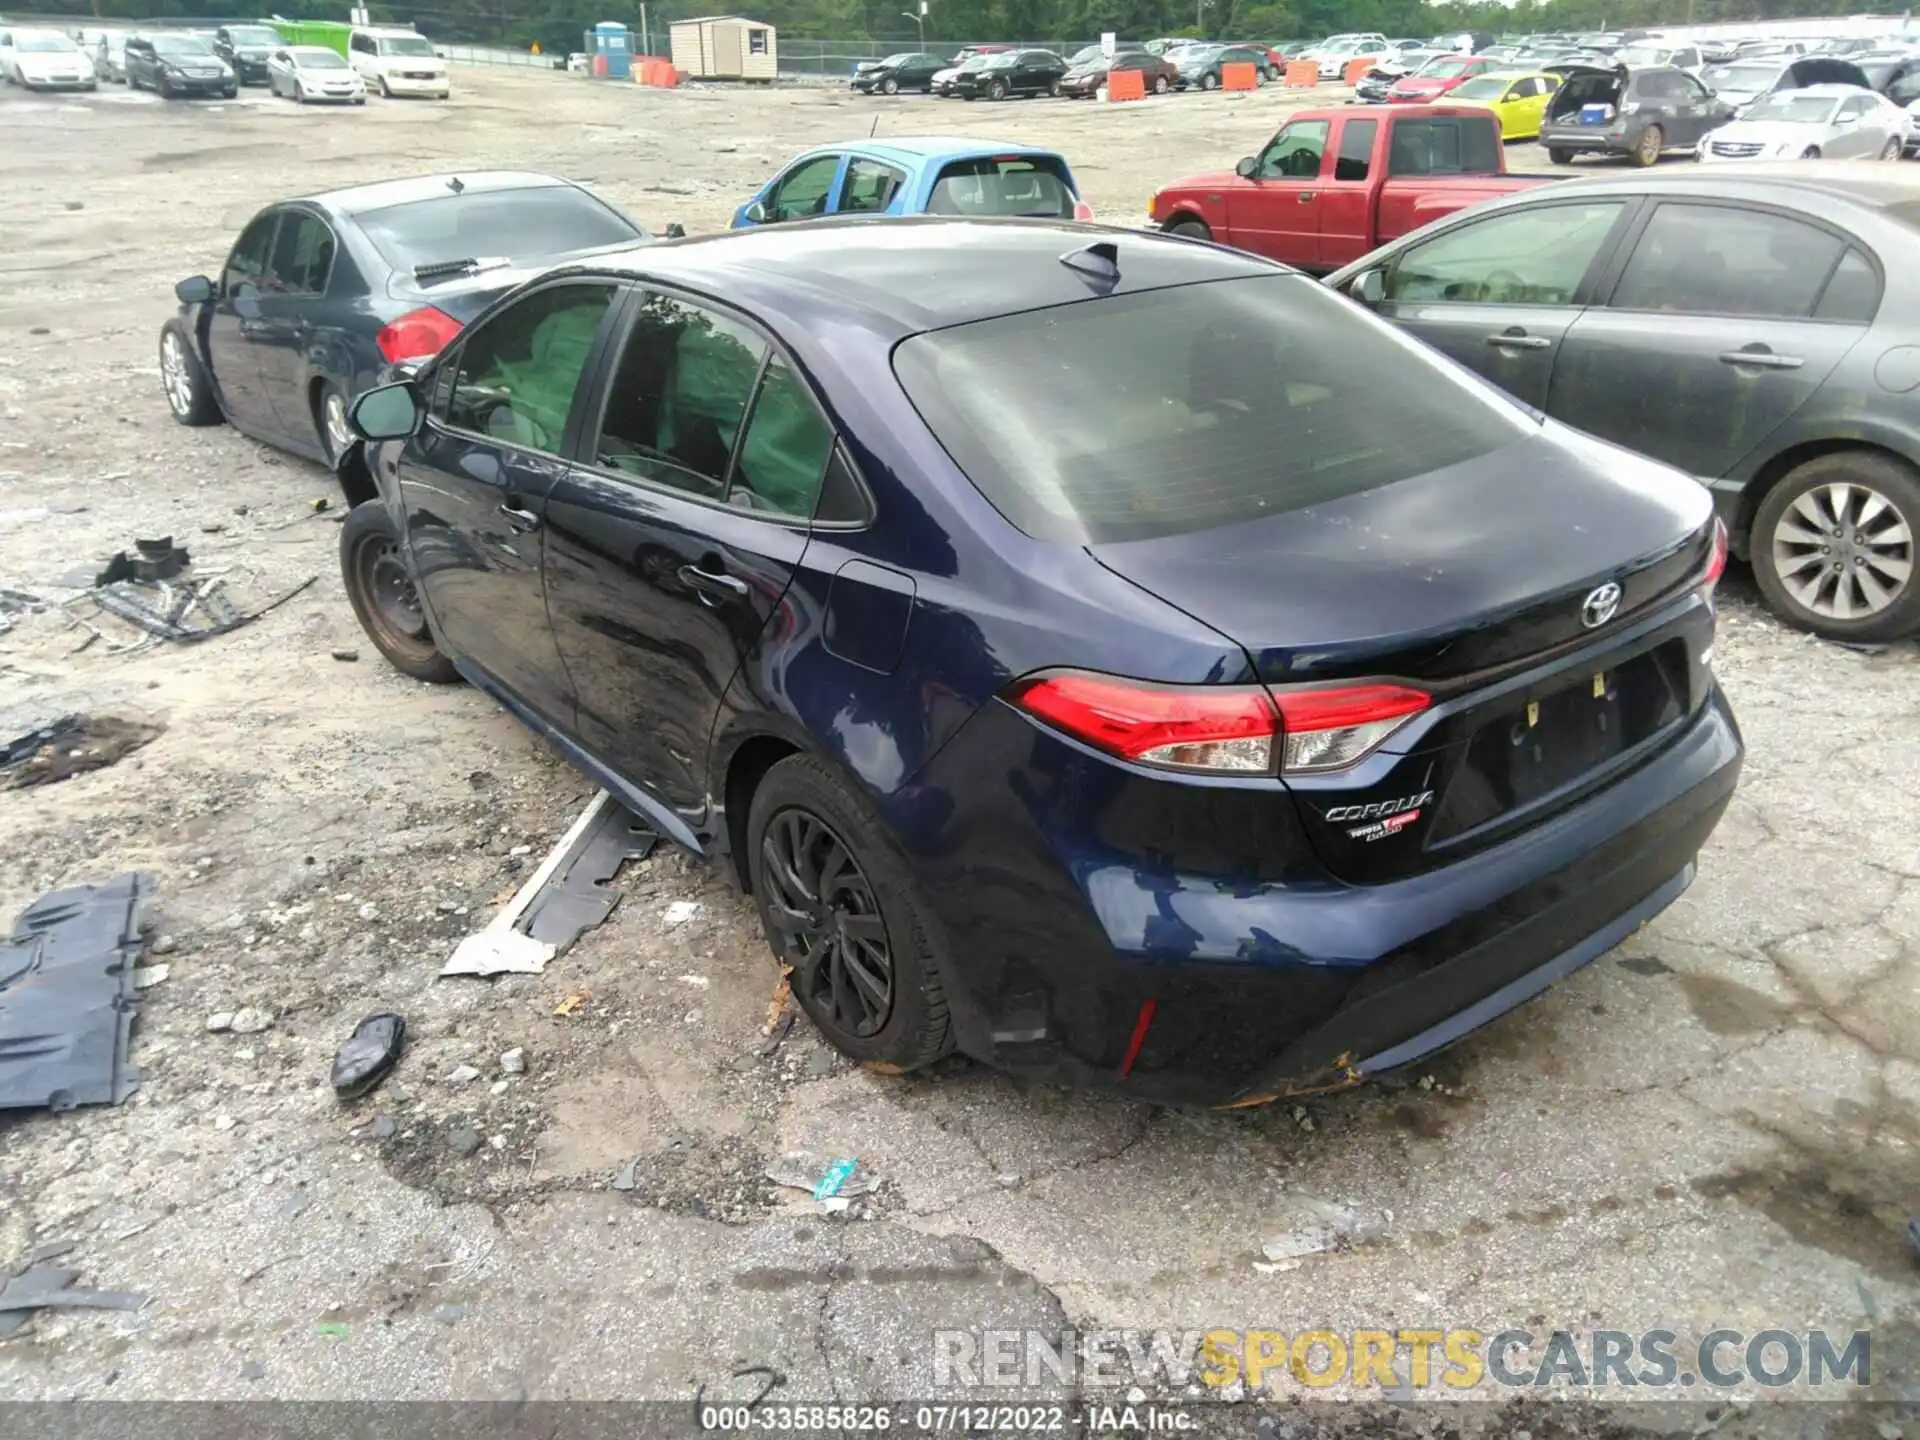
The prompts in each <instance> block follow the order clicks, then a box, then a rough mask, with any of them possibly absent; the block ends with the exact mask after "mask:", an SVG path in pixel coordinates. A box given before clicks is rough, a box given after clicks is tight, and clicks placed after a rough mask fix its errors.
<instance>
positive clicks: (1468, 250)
mask: <svg viewBox="0 0 1920 1440" xmlns="http://www.w3.org/2000/svg"><path fill="white" fill-rule="evenodd" d="M1623 208H1624V204H1623V202H1621V201H1618V200H1602V201H1595V202H1592V203H1590V204H1585V205H1540V206H1536V207H1531V208H1528V209H1524V210H1514V211H1509V212H1508V213H1506V214H1504V215H1490V216H1488V217H1487V218H1486V219H1484V220H1474V221H1469V222H1468V223H1466V224H1464V225H1460V226H1457V227H1455V228H1454V229H1451V230H1448V231H1446V232H1445V233H1444V234H1441V235H1437V236H1435V237H1434V238H1433V239H1431V240H1429V241H1427V242H1426V243H1425V244H1421V245H1414V246H1411V247H1410V248H1408V249H1406V250H1403V251H1401V252H1400V254H1399V255H1397V256H1396V257H1394V260H1393V262H1392V264H1391V265H1390V266H1389V267H1388V270H1387V277H1386V297H1387V299H1389V300H1397V301H1405V302H1415V303H1418V302H1422V301H1425V302H1433V301H1454V302H1465V303H1469V304H1482V305H1571V304H1573V300H1574V296H1575V295H1576V294H1578V293H1579V290H1580V282H1581V281H1582V280H1584V279H1585V278H1586V276H1587V272H1588V271H1589V270H1590V269H1591V268H1592V266H1593V262H1594V259H1595V257H1597V256H1598V255H1599V254H1600V251H1601V247H1602V246H1604V245H1605V244H1606V240H1607V236H1608V234H1609V233H1611V231H1612V230H1613V227H1614V225H1615V223H1616V222H1618V220H1619V218H1620V214H1621V211H1622V209H1623Z"/></svg>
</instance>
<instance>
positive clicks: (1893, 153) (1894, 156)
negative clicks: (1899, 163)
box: [1880, 136, 1901, 160]
mask: <svg viewBox="0 0 1920 1440" xmlns="http://www.w3.org/2000/svg"><path fill="white" fill-rule="evenodd" d="M1900 148H1901V147H1900V139H1899V137H1898V136H1895V137H1894V138H1893V139H1891V140H1889V141H1887V143H1886V144H1884V145H1882V146H1881V147H1880V158H1881V159H1882V160H1898V159H1899V158H1900Z"/></svg>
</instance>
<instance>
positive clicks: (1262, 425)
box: [894, 275, 1532, 544]
mask: <svg viewBox="0 0 1920 1440" xmlns="http://www.w3.org/2000/svg"><path fill="white" fill-rule="evenodd" d="M1335 336H1337V337H1338V341H1337V343H1331V344H1329V343H1327V339H1328V337H1335ZM1065 356H1071V357H1072V361H1071V363H1062V357H1065ZM894 371H895V373H896V374H897V375H898V376H899V379H900V384H901V386H902V387H903V388H904V389H905V390H906V392H907V395H908V398H909V399H911V400H912V402H913V404H914V406H915V407H916V408H917V409H918V410H919V412H920V414H921V416H922V418H923V419H925V420H926V422H927V424H928V426H929V427H930V428H931V429H932V431H933V433H934V434H935V436H937V437H938V438H939V440H940V442H941V443H942V444H943V445H944V446H945V447H946V449H947V451H948V453H949V454H951V455H952V456H953V458H954V460H955V462H956V463H957V464H958V465H959V466H960V468H961V469H962V470H963V471H965V472H966V474H967V476H968V478H969V479H971V480H972V481H973V483H974V484H975V485H976V486H977V487H978V488H979V489H980V491H981V493H982V494H984V495H985V496H986V498H987V499H988V500H989V501H991V502H992V504H993V505H994V506H995V508H997V509H998V510H999V511H1000V512H1001V513H1002V514H1003V515H1005V516H1006V517H1007V519H1008V520H1009V521H1011V522H1012V523H1013V524H1014V525H1017V526H1018V527H1019V528H1020V529H1021V530H1023V531H1025V532H1026V533H1027V534H1029V535H1032V536H1035V537H1036V538H1039V539H1043V540H1051V541H1057V542H1060V543H1064V544H1103V543H1108V542H1113V541H1123V540H1144V539H1152V538H1154V537H1157V536H1163V535H1179V534H1186V533H1190V532H1193V531H1197V530H1209V529H1213V528H1215V527H1218V526H1223V525H1234V524H1240V523H1244V522H1246V521H1250V520H1258V519H1261V518H1264V517H1266V516H1269V515H1275V514H1279V513H1283V512H1285V511H1289V510H1297V509H1301V508H1303V507H1306V506H1309V505H1318V504H1325V503H1327V502H1330V501H1337V500H1340V499H1343V498H1344V497H1346V496H1349V495H1353V494H1356V493H1358V492H1360V491H1363V490H1370V489H1374V488H1375V487H1378V486H1381V485H1391V484H1393V483H1394V482H1396V481H1399V480H1404V479H1408V478H1409V477H1411V476H1414V475H1419V474H1424V473H1426V472H1429V471H1433V470H1439V469H1443V468H1445V467H1447V466H1450V465H1457V464H1460V463H1462V462H1464V461H1468V460H1473V459H1476V458H1478V457H1480V456H1483V455H1487V454H1490V453H1491V452H1493V451H1495V450H1498V449H1501V448H1503V447H1504V446H1506V445H1509V444H1512V443H1513V442H1515V441H1517V440H1520V439H1522V438H1524V437H1525V436H1526V435H1528V434H1529V433H1531V430H1532V426H1531V425H1530V424H1529V422H1528V421H1527V420H1526V419H1525V418H1524V416H1523V415H1522V414H1521V412H1520V411H1519V410H1517V409H1516V408H1514V407H1513V406H1511V405H1509V404H1508V403H1506V402H1504V401H1501V400H1497V399H1495V398H1493V397H1491V396H1490V395H1489V394H1487V393H1486V392H1484V391H1483V390H1482V389H1481V387H1480V386H1478V385H1477V384H1475V383H1474V382H1473V381H1472V380H1471V379H1469V378H1468V377H1466V376H1465V375H1464V374H1463V373H1462V372H1460V371H1457V370H1456V369H1454V368H1453V367H1452V366H1450V365H1446V364H1443V363H1440V362H1437V361H1435V360H1434V359H1432V358H1430V356H1429V355H1428V354H1427V352H1425V351H1424V350H1423V349H1422V348H1421V347H1420V346H1419V344H1418V342H1416V341H1412V340H1409V339H1406V338H1405V337H1403V336H1401V335H1399V334H1398V333H1396V332H1395V331H1393V330H1391V329H1390V328H1388V327H1387V326H1385V325H1383V324H1381V323H1379V322H1377V321H1375V320H1373V319H1371V318H1370V317H1367V316H1364V315H1361V314H1359V313H1357V312H1356V311H1355V310H1354V309H1353V307H1352V306H1351V305H1350V304H1349V303H1348V302H1346V301H1344V300H1342V299H1341V298H1340V297H1339V296H1338V295H1335V294H1334V293H1333V292H1331V291H1329V290H1327V289H1325V288H1324V287H1322V286H1321V285H1319V284H1318V283H1317V282H1315V281H1312V280H1307V279H1303V278H1300V277H1298V276H1291V275H1275V276H1257V277H1251V278H1248V279H1242V280H1221V281H1214V282H1212V283H1209V284H1201V285H1187V286H1181V287H1179V288H1177V289H1173V290H1155V291H1148V292H1144V293H1141V294H1134V295H1118V296H1111V297H1108V298H1105V299H1100V300H1091V301H1088V302H1086V303H1083V304H1077V305H1063V306H1057V307H1053V308H1050V309H1045V310H1037V311H1029V312H1026V313H1024V314H1018V315H1008V316H1003V317H1000V318H998V319H993V320H982V321H977V322H975V323H973V324H970V325H959V326H954V327H952V328H950V329H945V330H935V331H930V332H927V333H925V334H921V335H916V336H914V337H913V338H912V339H910V340H907V341H904V342H903V343H902V344H901V345H900V346H899V347H898V348H897V349H896V350H895V351H894Z"/></svg>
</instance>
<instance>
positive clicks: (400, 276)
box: [387, 242, 632, 325]
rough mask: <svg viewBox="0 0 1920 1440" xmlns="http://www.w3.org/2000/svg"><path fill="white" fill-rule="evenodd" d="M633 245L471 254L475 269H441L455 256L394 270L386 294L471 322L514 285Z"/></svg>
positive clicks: (464, 322)
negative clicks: (521, 254)
mask: <svg viewBox="0 0 1920 1440" xmlns="http://www.w3.org/2000/svg"><path fill="white" fill-rule="evenodd" d="M630 248H632V246H631V244H630V243H628V242H623V243H621V244H618V245H600V246H596V247H594V248H593V249H590V250H578V251H573V252H571V253H568V254H562V255H544V256H541V257H540V258H539V259H537V260H527V261H514V260H511V259H505V258H503V257H489V256H474V257H471V258H473V259H476V260H478V261H479V262H480V264H479V266H478V268H474V269H467V270H452V269H446V268H442V266H444V265H446V264H450V263H451V261H452V260H454V259H460V258H466V257H449V259H448V261H445V262H441V264H439V265H436V264H432V263H426V264H423V265H422V266H421V267H420V269H419V270H398V269H396V270H394V271H393V272H392V274H391V275H390V276H389V277H388V280H387V294H388V295H389V296H391V297H392V298H393V299H395V300H399V301H402V302H404V303H405V304H407V305H409V306H419V305H431V306H433V307H434V308H435V309H436V310H442V311H445V312H446V313H447V314H449V315H451V316H452V317H453V318H454V319H456V320H458V321H459V322H460V323H461V324H463V325H464V324H466V323H468V322H469V321H471V320H472V319H473V318H474V317H475V316H476V315H478V314H479V313H480V312H481V311H482V310H485V309H486V308H487V307H488V306H489V305H491V304H492V303H493V302H494V301H495V300H498V299H499V298H500V297H501V296H502V295H504V294H506V293H507V292H508V291H509V290H512V289H513V288H515V287H516V286H519V285H524V284H525V283H526V282H527V281H529V280H535V279H538V278H539V277H540V276H542V275H544V274H546V273H547V272H548V271H549V270H553V269H556V268H558V267H559V266H562V265H567V264H572V263H578V262H581V261H585V260H589V259H591V258H592V257H593V256H595V255H601V254H606V253H609V252H611V251H615V250H626V249H630Z"/></svg>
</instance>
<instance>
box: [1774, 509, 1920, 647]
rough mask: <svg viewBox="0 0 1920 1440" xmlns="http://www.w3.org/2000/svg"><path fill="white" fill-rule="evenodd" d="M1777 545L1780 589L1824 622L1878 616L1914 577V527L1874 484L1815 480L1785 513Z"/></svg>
mask: <svg viewBox="0 0 1920 1440" xmlns="http://www.w3.org/2000/svg"><path fill="white" fill-rule="evenodd" d="M1772 544H1773V569H1774V573H1775V574H1776V575H1778V576H1779V577H1780V584H1781V586H1782V587H1783V588H1784V589H1785V590H1786V592H1787V594H1788V595H1790V596H1792V597H1793V600H1794V602H1795V603H1796V604H1798V605H1799V606H1801V608H1803V609H1805V610H1806V611H1808V612H1809V613H1810V614H1814V615H1818V616H1819V617H1820V618H1821V619H1823V620H1861V619H1865V618H1866V617H1868V616H1870V615H1878V614H1879V613H1880V612H1881V611H1883V610H1885V609H1886V608H1887V607H1888V606H1889V605H1891V604H1893V603H1894V601H1896V600H1898V599H1899V598H1900V597H1901V595H1903V594H1904V593H1905V592H1906V588H1907V585H1908V582H1909V581H1910V580H1911V579H1912V576H1913V527H1912V525H1911V524H1910V523H1909V522H1908V520H1907V517H1906V516H1905V515H1903V514H1901V513H1900V509H1899V507H1898V506H1896V505H1895V504H1894V503H1893V502H1892V501H1890V500H1888V499H1887V497H1886V496H1884V495H1882V494H1881V493H1880V492H1879V491H1878V490H1875V489H1874V488H1873V487H1871V486H1869V485H1860V484H1856V483H1853V482H1851V481H1835V482H1833V483H1832V484H1829V485H1816V486H1815V487H1814V488H1813V489H1811V490H1809V491H1807V493H1806V494H1804V495H1802V496H1800V497H1799V498H1798V499H1796V500H1795V501H1794V502H1793V503H1792V504H1791V505H1789V506H1788V507H1787V509H1786V513H1785V514H1783V515H1781V517H1780V519H1779V522H1778V523H1777V524H1776V525H1775V526H1774V527H1773V541H1772Z"/></svg>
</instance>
